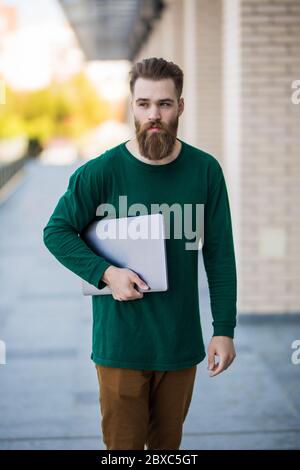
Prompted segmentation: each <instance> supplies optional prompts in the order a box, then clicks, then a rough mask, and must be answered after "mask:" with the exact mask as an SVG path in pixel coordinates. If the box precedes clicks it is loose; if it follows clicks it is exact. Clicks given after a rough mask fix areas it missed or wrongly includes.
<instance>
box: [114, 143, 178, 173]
mask: <svg viewBox="0 0 300 470" xmlns="http://www.w3.org/2000/svg"><path fill="white" fill-rule="evenodd" d="M129 140H130V139H129ZM129 140H126V141H125V142H122V143H121V144H120V149H121V151H122V153H123V155H124V156H125V157H126V158H127V159H128V160H129V161H130V162H132V163H133V164H134V165H135V166H137V167H139V168H141V169H143V170H146V171H152V172H156V173H160V172H163V171H167V170H169V169H171V168H173V167H174V166H175V165H178V162H179V161H180V160H182V159H183V156H184V155H185V153H186V146H185V142H183V141H182V140H181V139H178V137H177V138H176V140H179V142H181V149H180V151H179V154H178V155H177V157H176V158H175V159H174V160H172V161H170V162H169V163H163V164H158V165H155V164H151V163H146V162H142V161H141V160H139V159H138V158H137V157H135V156H134V155H133V154H132V153H131V152H130V151H129V150H128V148H127V147H126V144H127V142H129Z"/></svg>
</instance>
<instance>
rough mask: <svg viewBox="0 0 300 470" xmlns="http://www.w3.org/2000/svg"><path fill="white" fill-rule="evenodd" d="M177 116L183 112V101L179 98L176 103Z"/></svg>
mask: <svg viewBox="0 0 300 470" xmlns="http://www.w3.org/2000/svg"><path fill="white" fill-rule="evenodd" d="M178 109H179V111H178V115H179V116H180V115H181V114H182V113H183V110H184V99H183V98H182V97H181V98H180V100H179V103H178Z"/></svg>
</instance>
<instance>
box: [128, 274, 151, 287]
mask: <svg viewBox="0 0 300 470" xmlns="http://www.w3.org/2000/svg"><path fill="white" fill-rule="evenodd" d="M131 280H132V281H133V282H135V283H136V284H137V285H138V286H139V287H140V288H141V289H149V286H148V285H147V284H146V283H145V282H144V281H142V279H141V278H140V277H139V276H138V275H137V274H135V273H133V274H132V276H131Z"/></svg>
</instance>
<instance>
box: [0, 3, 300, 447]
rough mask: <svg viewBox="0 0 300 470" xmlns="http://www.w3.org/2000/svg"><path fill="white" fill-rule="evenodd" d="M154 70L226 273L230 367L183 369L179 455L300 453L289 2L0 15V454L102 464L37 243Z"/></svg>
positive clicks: (69, 280)
mask: <svg viewBox="0 0 300 470" xmlns="http://www.w3.org/2000/svg"><path fill="white" fill-rule="evenodd" d="M154 56H156V57H163V58H165V59H166V60H172V61H173V62H175V63H177V64H178V65H179V66H180V67H181V68H182V70H183V72H184V89H183V94H182V96H183V97H184V100H185V110H184V113H183V114H182V116H181V117H180V120H179V128H178V137H179V138H181V139H183V140H185V141H187V142H188V143H190V144H191V145H195V146H197V147H199V148H201V149H203V150H205V151H207V152H209V153H211V154H213V155H214V156H215V157H216V158H217V159H218V160H219V161H220V163H221V166H222V168H223V170H224V174H225V177H226V181H227V186H228V192H229V197H230V203H231V212H232V222H233V229H234V238H235V250H236V257H237V270H238V325H237V328H236V333H235V345H236V351H237V357H236V359H235V361H234V363H233V364H232V366H231V367H230V369H228V370H227V371H226V372H224V373H223V374H220V375H219V376H217V377H215V378H209V377H208V374H207V371H206V365H207V364H206V362H207V361H206V359H205V361H203V363H201V364H199V365H198V374H197V379H196V384H195V390H194V395H193V399H192V404H191V407H190V412H189V415H188V417H187V419H186V421H185V425H184V434H183V439H182V446H181V448H182V449H292V448H297V449H299V448H300V393H299V392H300V248H299V239H300V209H299V207H300V159H299V151H300V133H299V129H300V91H299V90H300V2H299V0H164V1H162V0H0V449H103V448H104V445H103V442H102V439H101V428H100V414H99V413H100V412H99V402H98V382H97V377H96V371H95V369H94V366H93V363H92V362H91V360H90V349H91V326H92V322H91V320H92V318H91V302H90V298H86V297H83V296H82V294H81V283H80V279H79V278H78V277H77V276H76V275H75V274H73V273H72V272H70V271H67V270H66V269H65V268H64V267H63V266H61V265H60V264H59V263H58V262H57V261H56V260H55V259H54V258H53V257H52V256H51V254H50V253H49V252H47V249H46V248H45V247H44V245H43V242H42V228H43V227H44V226H45V224H46V222H47V221H48V219H49V217H50V215H51V213H52V211H53V209H54V206H55V204H56V203H57V201H58V198H59V197H60V196H61V194H62V193H63V192H64V191H65V190H66V187H67V182H68V179H69V176H70V175H71V173H72V172H73V171H74V170H75V169H76V168H77V167H78V166H80V165H82V164H83V163H84V162H85V161H87V160H89V159H91V158H94V157H95V156H97V155H100V154H101V153H102V152H104V151H105V150H106V149H108V148H110V147H112V146H115V145H117V144H119V143H121V142H122V141H125V140H128V139H130V138H131V137H132V136H133V135H134V126H133V119H132V116H131V113H130V92H129V83H128V82H129V76H128V72H129V70H130V68H131V65H132V63H133V62H136V61H138V60H141V59H143V58H147V57H154ZM199 270H200V273H201V275H200V279H201V281H200V283H201V285H200V286H199V299H200V308H201V322H202V326H203V333H204V339H205V342H206V344H208V342H209V340H210V337H211V333H212V326H211V321H212V319H211V313H210V305H209V295H208V287H207V282H206V276H205V272H204V270H203V262H202V259H201V256H199Z"/></svg>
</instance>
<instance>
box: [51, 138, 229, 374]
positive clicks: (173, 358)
mask: <svg viewBox="0 0 300 470" xmlns="http://www.w3.org/2000/svg"><path fill="white" fill-rule="evenodd" d="M178 140H180V139H178ZM180 142H181V143H182V147H181V150H180V153H179V155H178V156H177V158H176V159H175V160H173V161H171V162H169V163H166V164H162V165H155V164H150V163H144V162H142V161H141V160H138V159H137V158H136V157H135V156H134V155H133V154H131V153H130V152H129V150H128V149H127V147H126V146H125V143H126V142H123V143H121V144H120V145H118V146H115V147H113V148H111V149H109V150H107V151H105V152H104V153H103V154H101V155H100V156H98V157H95V158H93V159H91V160H89V161H88V162H86V163H84V164H83V165H81V166H80V167H79V168H77V169H76V170H75V171H74V172H73V173H72V174H71V176H70V179H69V184H68V188H67V190H66V192H65V193H64V194H63V195H62V196H61V197H60V199H59V200H58V203H57V205H56V207H55V209H54V211H53V213H52V215H51V217H50V219H49V221H48V223H47V225H46V226H45V227H44V229H43V240H44V243H45V245H46V247H47V248H48V249H49V251H50V252H51V253H52V254H53V255H54V256H55V257H56V258H57V260H58V261H59V262H60V263H62V264H63V265H64V266H65V267H66V268H68V269H70V270H71V271H72V272H74V273H75V274H77V275H78V276H80V277H81V278H82V279H84V280H86V281H87V282H89V283H90V284H93V285H94V286H96V287H98V288H102V287H104V286H105V285H106V284H105V283H104V282H103V281H102V280H101V277H102V275H103V273H104V271H105V270H106V268H107V267H108V266H110V265H111V264H112V263H110V262H109V260H107V259H105V258H103V257H101V256H99V255H97V254H96V253H94V252H93V251H92V250H91V249H90V248H89V247H88V246H87V245H86V244H85V242H84V241H83V240H82V238H81V237H80V233H81V232H82V230H83V229H84V228H85V227H86V226H87V225H88V224H89V223H90V222H91V221H92V220H94V219H95V218H96V217H97V216H98V215H99V212H97V208H98V206H99V205H100V204H103V203H110V204H113V206H114V208H115V210H116V217H125V216H132V215H139V214H140V213H139V212H136V213H135V214H132V213H129V212H128V213H127V212H126V210H127V209H129V208H130V206H131V205H132V204H135V203H142V204H144V205H145V206H146V207H147V210H148V213H157V212H162V211H161V210H160V209H158V210H153V208H152V205H153V204H157V205H158V206H160V205H162V206H161V207H163V205H165V206H166V204H167V205H168V207H169V208H170V211H169V214H170V218H169V221H170V222H169V232H168V233H169V234H168V236H167V237H166V253H167V268H168V281H169V288H168V290H167V291H164V292H148V293H145V294H144V296H143V298H141V299H134V300H127V301H118V300H115V299H114V298H113V296H112V295H98V296H92V297H91V299H92V306H93V335H92V338H93V339H92V354H91V359H92V360H93V361H94V362H95V363H97V364H102V365H107V366H111V367H123V368H131V369H148V370H177V369H183V368H187V367H192V366H193V365H195V364H197V363H199V362H201V361H202V360H203V359H204V358H205V356H206V353H205V347H204V342H203V336H202V329H201V323H200V309H199V294H198V255H199V251H198V250H197V249H187V248H186V247H187V243H189V242H191V240H193V238H191V237H190V235H188V236H185V230H184V229H183V230H182V237H181V238H179V237H178V236H176V237H175V236H174V219H172V214H173V213H172V205H173V204H175V205H176V206H177V208H178V207H181V208H182V214H183V213H184V207H190V208H191V212H190V213H191V214H192V217H193V218H191V217H190V220H192V221H193V223H192V227H193V229H194V231H195V232H197V230H198V228H197V227H195V221H196V207H197V206H198V205H199V206H198V207H200V206H202V208H203V207H204V244H203V247H202V253H203V261H204V266H205V271H206V275H207V281H208V287H209V294H210V306H211V312H212V317H213V318H212V319H213V322H212V323H213V335H214V336H229V337H231V338H233V337H234V327H235V326H236V290H237V289H236V283H237V281H236V264H235V254H234V244H233V235H232V225H231V216H230V206H229V200H228V194H227V189H226V184H225V179H224V174H223V171H222V168H221V166H220V164H219V163H218V161H217V159H216V158H214V157H213V156H212V155H210V154H208V153H205V152H203V151H202V150H200V149H198V148H196V147H193V146H191V145H189V144H187V143H186V142H184V141H182V140H180ZM120 196H122V197H123V201H124V200H125V199H124V197H125V196H126V197H127V206H126V207H127V209H124V207H123V208H121V207H120V206H119V203H120V199H119V197H120ZM124 211H125V212H124ZM187 212H188V211H187ZM174 213H175V212H174ZM102 216H103V215H102ZM172 222H173V225H172ZM202 227H203V224H202ZM188 237H189V238H188ZM194 239H195V238H194ZM200 249H201V244H200Z"/></svg>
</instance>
